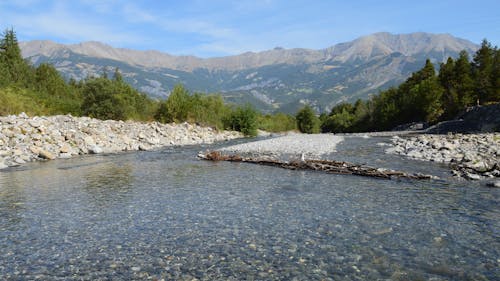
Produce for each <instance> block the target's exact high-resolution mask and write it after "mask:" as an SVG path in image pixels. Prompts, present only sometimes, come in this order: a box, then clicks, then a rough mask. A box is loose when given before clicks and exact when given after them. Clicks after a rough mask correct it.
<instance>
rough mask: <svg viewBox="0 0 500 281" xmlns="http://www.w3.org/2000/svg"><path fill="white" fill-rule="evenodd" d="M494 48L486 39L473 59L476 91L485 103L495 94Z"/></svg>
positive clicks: (480, 100)
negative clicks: (493, 81)
mask: <svg viewBox="0 0 500 281" xmlns="http://www.w3.org/2000/svg"><path fill="white" fill-rule="evenodd" d="M493 62H494V50H493V48H492V47H491V44H490V43H489V42H488V41H487V40H486V39H484V40H483V42H482V43H481V48H479V50H477V52H476V54H475V55H474V58H473V61H472V70H473V74H474V81H475V92H476V93H477V99H478V101H479V103H481V104H482V103H485V102H486V101H488V98H489V97H491V96H494V93H493V85H492V83H491V82H492V81H491V77H492V73H493Z"/></svg>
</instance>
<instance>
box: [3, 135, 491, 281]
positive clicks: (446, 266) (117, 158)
mask: <svg viewBox="0 0 500 281" xmlns="http://www.w3.org/2000/svg"><path fill="white" fill-rule="evenodd" d="M382 140H384V139H376V138H372V139H348V141H346V142H345V143H344V144H343V145H340V146H339V147H338V152H337V153H335V154H332V155H330V156H329V158H335V159H339V160H349V161H352V162H357V163H360V162H363V163H367V164H370V165H375V164H378V165H376V166H384V167H389V168H398V169H400V170H405V171H422V172H433V174H436V175H447V173H446V170H445V169H444V167H443V166H440V165H436V164H434V163H426V162H418V161H410V160H404V159H401V158H399V157H396V156H390V155H383V154H381V151H383V148H381V147H377V146H374V145H373V144H374V143H377V142H380V141H382ZM367 144H370V145H371V146H369V148H364V149H360V148H359V147H360V146H363V147H366V145H367ZM202 149H204V148H200V147H194V148H177V149H170V150H163V151H157V152H140V153H131V154H121V155H111V156H89V157H83V158H81V159H69V160H57V161H51V162H46V163H33V164H29V165H26V166H23V167H21V168H19V169H16V170H10V171H3V172H0V279H7V280H8V279H11V280H23V279H25V280H33V279H40V280H75V279H76V280H96V279H103V280H128V279H139V280H143V279H148V278H150V279H162V278H164V279H166V280H167V279H175V280H182V279H185V280H192V279H194V278H197V279H202V280H213V279H223V280H227V279H229V280H231V279H233V280H269V279H278V280H293V279H296V280H322V279H326V280H329V279H331V280H498V279H499V276H500V270H499V266H500V265H499V262H500V261H499V259H500V256H499V255H500V209H499V202H500V190H498V189H490V188H483V187H480V185H479V184H478V183H470V182H456V181H451V180H449V179H446V180H445V181H437V182H428V181H387V180H374V179H370V178H363V177H355V176H342V175H330V174H323V173H319V172H309V171H289V170H284V169H279V168H273V167H265V166H258V165H253V164H242V163H239V164H238V163H227V162H221V163H213V162H204V161H198V160H196V159H195V155H196V153H197V152H198V151H199V150H202ZM358 160H359V161H358ZM361 160H363V161H361Z"/></svg>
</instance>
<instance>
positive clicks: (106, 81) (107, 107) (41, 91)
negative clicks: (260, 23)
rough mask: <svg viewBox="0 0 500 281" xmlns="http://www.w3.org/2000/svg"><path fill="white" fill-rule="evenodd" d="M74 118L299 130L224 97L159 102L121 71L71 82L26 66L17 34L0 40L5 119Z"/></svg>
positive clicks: (178, 94)
mask: <svg viewBox="0 0 500 281" xmlns="http://www.w3.org/2000/svg"><path fill="white" fill-rule="evenodd" d="M20 112H26V113H28V114H30V115H55V114H72V115H74V116H89V117H93V118H98V119H103V120H106V119H114V120H137V121H153V120H156V121H159V122H192V123H198V124H201V125H205V126H212V127H215V128H217V129H232V130H237V131H241V132H243V133H244V134H245V135H251V136H252V135H256V133H257V129H263V130H267V131H287V130H293V129H295V127H296V124H295V119H294V117H293V116H289V115H285V114H281V113H278V114H273V115H263V114H261V113H260V112H258V111H257V110H256V109H255V108H253V107H252V106H250V105H244V106H236V105H230V104H226V103H224V100H223V98H222V97H221V96H220V95H218V94H211V95H205V94H199V93H190V92H189V91H187V90H186V89H185V88H184V87H183V86H182V85H177V86H175V87H174V89H173V90H172V91H171V94H170V95H169V97H168V98H167V99H166V100H154V99H151V98H150V97H148V96H147V95H146V94H144V93H140V92H139V91H137V90H136V89H134V88H133V87H132V86H130V85H129V84H127V83H126V82H125V81H124V79H123V77H122V75H121V73H120V71H119V70H118V69H115V71H114V73H113V74H112V75H111V77H109V76H108V73H107V72H106V69H105V71H104V72H103V74H102V75H101V76H100V77H87V78H85V79H82V80H80V81H76V80H74V79H70V80H69V81H66V80H65V79H64V78H63V77H62V76H61V74H60V73H59V72H58V71H57V70H56V68H55V67H54V66H53V65H51V64H48V63H42V64H40V65H38V66H34V65H32V64H31V63H30V62H28V61H27V60H24V59H23V57H22V55H21V50H20V48H19V44H18V40H17V37H16V34H15V32H14V31H13V30H12V29H10V30H6V31H5V32H4V33H3V36H2V38H1V39H0V115H6V114H18V113H20Z"/></svg>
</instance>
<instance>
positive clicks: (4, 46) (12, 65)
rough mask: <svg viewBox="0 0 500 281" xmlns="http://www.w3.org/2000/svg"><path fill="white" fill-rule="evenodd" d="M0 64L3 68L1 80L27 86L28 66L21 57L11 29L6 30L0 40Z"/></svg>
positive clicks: (28, 78) (15, 37)
mask: <svg viewBox="0 0 500 281" xmlns="http://www.w3.org/2000/svg"><path fill="white" fill-rule="evenodd" d="M0 64H1V65H2V66H3V67H2V68H3V72H4V73H3V74H4V75H6V77H4V79H3V80H6V81H7V82H8V83H16V84H22V85H25V86H26V85H27V84H29V80H30V74H31V73H30V70H31V69H30V65H29V64H27V63H26V62H25V61H24V59H23V57H22V55H21V49H20V48H19V44H18V41H17V36H16V33H15V32H14V30H13V29H7V30H5V31H4V33H3V38H2V39H1V40H0Z"/></svg>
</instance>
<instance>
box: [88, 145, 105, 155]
mask: <svg viewBox="0 0 500 281" xmlns="http://www.w3.org/2000/svg"><path fill="white" fill-rule="evenodd" d="M88 151H89V153H90V154H100V153H102V152H103V150H102V148H101V147H99V146H98V145H92V146H90V147H89V148H88Z"/></svg>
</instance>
